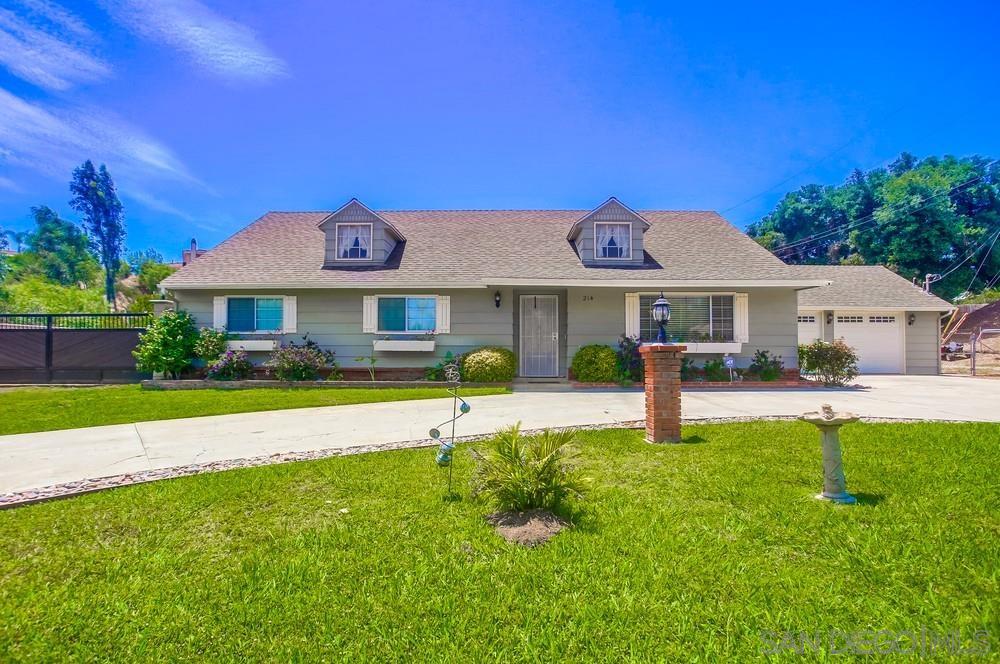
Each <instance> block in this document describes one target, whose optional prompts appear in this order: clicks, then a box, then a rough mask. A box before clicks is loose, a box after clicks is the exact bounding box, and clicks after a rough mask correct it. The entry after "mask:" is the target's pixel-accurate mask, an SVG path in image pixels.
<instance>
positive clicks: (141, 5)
mask: <svg viewBox="0 0 1000 664" xmlns="http://www.w3.org/2000/svg"><path fill="white" fill-rule="evenodd" d="M102 4H103V5H104V6H105V7H106V8H107V10H108V12H109V13H110V14H111V15H112V17H113V18H114V19H115V20H116V21H118V22H119V23H121V24H122V25H124V26H126V27H127V28H128V29H129V30H131V31H133V32H135V33H136V34H138V35H140V36H142V37H144V38H146V39H149V40H152V41H156V42H160V43H162V44H166V45H168V46H171V47H173V48H175V49H177V50H178V51H181V52H182V53H185V54H186V55H187V56H188V57H189V58H191V60H193V61H194V62H195V63H196V64H197V65H198V66H200V67H201V68H203V69H205V70H206V71H208V72H210V73H212V74H214V75H216V76H220V77H222V78H226V79H230V80H236V81H251V82H253V81H269V80H272V79H275V78H278V77H281V76H284V75H285V74H287V72H288V68H287V66H286V64H285V62H284V61H283V60H282V59H281V58H279V57H277V56H276V55H274V54H273V53H272V52H271V51H270V50H269V49H268V48H267V47H266V46H264V44H262V43H261V42H260V40H258V39H257V36H256V35H255V34H254V32H253V31H252V30H251V29H250V28H248V27H247V26H245V25H243V24H241V23H237V22H236V21H232V20H230V19H227V18H224V17H222V16H220V15H219V14H217V13H215V12H214V11H212V10H211V9H209V8H208V7H206V6H205V5H203V4H202V3H200V2H198V1H197V0H102Z"/></svg>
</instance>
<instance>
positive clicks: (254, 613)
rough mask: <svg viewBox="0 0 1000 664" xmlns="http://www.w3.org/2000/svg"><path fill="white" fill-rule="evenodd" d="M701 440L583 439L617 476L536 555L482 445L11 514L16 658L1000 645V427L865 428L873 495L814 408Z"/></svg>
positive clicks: (7, 535) (600, 654) (446, 655)
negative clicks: (508, 533) (474, 454)
mask: <svg viewBox="0 0 1000 664" xmlns="http://www.w3.org/2000/svg"><path fill="white" fill-rule="evenodd" d="M684 433H685V435H686V436H687V441H688V444H682V445H672V446H653V445H649V444H646V443H644V442H643V441H642V440H641V435H640V433H639V432H636V431H620V430H608V431H600V432H584V433H582V434H581V448H582V451H583V454H582V464H583V465H584V469H585V470H586V472H587V474H588V475H589V476H590V477H591V478H592V479H593V483H594V488H593V490H592V492H591V495H590V497H589V499H588V500H587V501H586V502H585V503H583V504H582V505H581V506H580V507H579V508H578V510H577V511H578V516H577V521H578V524H577V526H576V527H575V528H574V529H572V530H570V531H566V532H563V533H561V534H560V535H558V536H557V537H556V538H555V539H553V540H552V541H550V542H549V543H548V544H546V545H545V546H543V547H541V548H540V549H536V550H525V549H520V548H516V547H513V546H510V545H507V544H506V543H504V542H503V541H502V540H500V539H499V537H497V536H496V535H495V534H494V533H493V532H492V531H491V530H490V528H489V527H488V526H487V525H486V524H485V523H484V521H483V515H484V514H486V513H487V511H488V510H487V508H486V507H485V506H484V505H481V504H479V503H478V502H476V501H474V500H472V499H470V498H469V496H468V491H467V489H466V481H467V478H468V476H469V471H470V467H471V463H472V462H471V459H470V456H469V453H468V451H467V449H465V448H463V449H460V450H459V451H458V452H457V453H456V467H455V479H456V483H457V486H458V487H459V488H460V489H461V492H462V494H463V499H462V500H459V501H455V502H448V501H445V500H443V494H444V480H445V474H444V472H443V471H441V470H439V469H437V468H436V467H435V466H434V462H433V459H434V451H433V450H428V449H424V450H407V451H398V452H385V453H379V454H367V455H359V456H351V457H341V458H332V459H327V460H323V461H315V462H308V463H296V464H288V465H282V466H272V467H267V468H256V469H246V470H237V471H230V472H225V473H218V474H212V475H202V476H198V477H188V478H184V479H178V480H170V481H163V482H158V483H153V484H148V485H141V486H135V487H129V488H124V489H117V490H113V491H107V492H102V493H97V494H91V495H87V496H82V497H79V498H75V499H69V500H63V501H55V502H49V503H44V504H39V505H34V506H29V507H24V508H18V509H13V510H7V511H3V512H0V611H2V614H3V615H4V620H3V621H0V660H2V661H39V660H57V661H58V660H89V659H104V658H111V659H122V660H137V659H138V660H144V659H158V660H178V659H198V660H208V661H236V660H239V661H257V660H265V659H266V660H272V661H288V660H296V661H297V660H311V661H319V660H326V661H334V660H336V661H340V660H348V661H362V660H371V659H375V660H383V661H384V660H407V661H425V660H429V659H430V660H438V659H441V660H452V661H477V660H482V659H490V660H500V661H506V660H530V661H538V660H552V659H556V658H561V659H568V660H604V661H613V660H615V659H635V660H648V659H654V660H668V661H669V660H684V661H690V660H694V659H698V660H700V661H709V662H712V661H725V660H729V661H741V660H745V659H748V658H751V657H755V656H758V655H759V654H760V653H761V651H762V649H763V648H769V647H771V646H772V645H773V644H774V641H775V637H774V636H772V635H770V634H769V632H774V633H777V634H783V633H785V632H788V631H791V632H799V631H803V632H808V633H809V634H810V635H816V634H820V635H824V638H825V635H828V634H829V633H830V630H839V632H836V633H857V632H859V631H861V630H869V629H872V630H879V629H886V630H893V631H897V632H898V631H902V630H918V631H919V630H921V629H923V628H926V630H927V632H928V633H931V634H937V633H953V632H954V631H956V630H957V631H958V633H959V634H960V636H961V638H962V643H963V644H964V645H965V647H973V646H974V645H975V644H977V643H979V644H981V641H976V640H975V639H976V638H983V637H976V636H975V633H976V630H983V629H985V630H989V631H990V633H991V637H990V638H991V639H992V641H990V645H991V647H992V649H993V653H994V655H995V653H996V651H997V649H998V647H1000V643H998V641H997V639H998V638H1000V620H998V615H1000V614H998V609H1000V589H998V577H1000V483H998V482H997V477H998V476H1000V457H998V455H997V444H998V442H1000V428H998V427H997V426H995V425H985V424H869V425H862V424H856V425H850V426H848V427H845V429H844V431H843V439H844V442H845V466H846V471H847V478H848V488H849V489H850V490H852V491H854V492H855V493H856V494H857V495H859V496H860V498H861V504H859V505H857V506H854V507H842V506H834V505H830V504H828V503H824V502H820V501H817V500H814V499H813V495H814V494H816V493H817V491H818V490H819V489H820V485H821V470H820V460H819V445H818V443H817V434H816V432H815V430H814V429H813V428H812V427H810V426H808V425H805V424H801V423H795V422H760V423H754V424H733V425H702V426H689V427H685V431H684ZM344 510H346V512H344ZM762 633H763V634H766V635H767V640H762V636H761V635H762ZM907 644H908V642H906V641H903V645H907ZM937 654H938V655H940V652H938V653H937ZM815 658H816V655H815V654H813V656H812V657H810V659H815Z"/></svg>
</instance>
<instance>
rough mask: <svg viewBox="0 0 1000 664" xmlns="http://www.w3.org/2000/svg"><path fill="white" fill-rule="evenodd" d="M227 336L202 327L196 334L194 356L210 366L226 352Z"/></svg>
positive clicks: (220, 331)
mask: <svg viewBox="0 0 1000 664" xmlns="http://www.w3.org/2000/svg"><path fill="white" fill-rule="evenodd" d="M227 339H229V335H228V334H226V333H225V332H223V331H222V330H213V329H212V328H210V327H203V328H201V330H200V331H199V332H198V341H196V342H195V344H194V354H195V355H197V356H198V359H199V360H201V361H202V362H204V363H205V364H206V365H209V364H212V363H213V362H215V361H216V360H217V359H219V358H220V357H222V354H223V353H225V352H226V340H227Z"/></svg>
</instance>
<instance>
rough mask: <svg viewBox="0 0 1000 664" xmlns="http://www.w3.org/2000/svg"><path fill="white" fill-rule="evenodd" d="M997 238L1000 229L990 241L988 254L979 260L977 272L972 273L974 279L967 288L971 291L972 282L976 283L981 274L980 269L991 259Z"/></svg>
mask: <svg viewBox="0 0 1000 664" xmlns="http://www.w3.org/2000/svg"><path fill="white" fill-rule="evenodd" d="M997 238H1000V231H997V232H996V233H995V234H994V235H993V242H991V243H990V248H989V249H987V250H986V255H985V256H983V260H981V261H980V262H979V267H978V268H976V273H975V274H974V275H972V281H970V282H969V287H968V288H966V289H965V290H967V291H970V292H971V291H972V284H974V283H976V277H978V276H979V271H980V270H982V269H983V265H985V264H986V261H987V260H988V259H989V257H990V252H992V251H993V246H994V245H995V244H996V243H997Z"/></svg>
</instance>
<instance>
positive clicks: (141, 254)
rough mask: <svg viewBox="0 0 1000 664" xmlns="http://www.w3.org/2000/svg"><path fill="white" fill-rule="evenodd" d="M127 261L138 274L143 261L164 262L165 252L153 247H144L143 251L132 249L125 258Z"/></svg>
mask: <svg viewBox="0 0 1000 664" xmlns="http://www.w3.org/2000/svg"><path fill="white" fill-rule="evenodd" d="M125 262H126V263H128V265H129V267H130V268H131V270H132V272H134V273H136V274H138V273H139V269H140V268H142V264H143V263H149V262H153V263H162V262H163V254H161V253H160V252H159V251H157V250H156V249H153V248H152V247H150V248H148V249H143V250H142V251H130V252H128V256H127V257H126V258H125Z"/></svg>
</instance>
